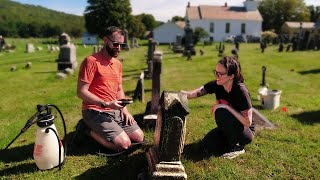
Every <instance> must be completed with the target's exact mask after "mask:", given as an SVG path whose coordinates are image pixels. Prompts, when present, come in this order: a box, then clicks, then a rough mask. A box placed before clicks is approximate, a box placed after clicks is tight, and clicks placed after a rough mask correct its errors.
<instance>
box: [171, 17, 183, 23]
mask: <svg viewBox="0 0 320 180" xmlns="http://www.w3.org/2000/svg"><path fill="white" fill-rule="evenodd" d="M171 21H172V22H177V21H184V17H181V16H173V17H172V18H171Z"/></svg>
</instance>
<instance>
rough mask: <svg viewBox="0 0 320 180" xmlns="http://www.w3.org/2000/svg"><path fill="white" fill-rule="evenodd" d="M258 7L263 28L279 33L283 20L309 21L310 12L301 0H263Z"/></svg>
mask: <svg viewBox="0 0 320 180" xmlns="http://www.w3.org/2000/svg"><path fill="white" fill-rule="evenodd" d="M258 8H259V11H260V13H261V15H262V18H263V23H262V29H263V30H272V29H274V30H275V32H276V33H279V32H280V31H281V26H282V25H283V23H284V22H285V21H309V16H310V12H309V10H308V8H307V7H306V5H305V3H304V1H303V0H263V1H261V3H260V5H259V7H258Z"/></svg>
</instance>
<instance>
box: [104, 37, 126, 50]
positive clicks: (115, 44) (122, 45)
mask: <svg viewBox="0 0 320 180" xmlns="http://www.w3.org/2000/svg"><path fill="white" fill-rule="evenodd" d="M107 38H108V39H109V40H110V41H111V42H112V47H114V48H118V47H119V46H120V47H121V48H124V47H126V45H127V44H126V43H119V42H118V41H114V40H112V39H110V38H109V37H107Z"/></svg>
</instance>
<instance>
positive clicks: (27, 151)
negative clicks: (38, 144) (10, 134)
mask: <svg viewBox="0 0 320 180" xmlns="http://www.w3.org/2000/svg"><path fill="white" fill-rule="evenodd" d="M33 146H34V145H33V144H29V145H26V146H20V147H14V148H10V147H9V149H6V150H0V161H2V162H5V163H12V162H20V161H24V160H26V159H29V158H32V154H33Z"/></svg>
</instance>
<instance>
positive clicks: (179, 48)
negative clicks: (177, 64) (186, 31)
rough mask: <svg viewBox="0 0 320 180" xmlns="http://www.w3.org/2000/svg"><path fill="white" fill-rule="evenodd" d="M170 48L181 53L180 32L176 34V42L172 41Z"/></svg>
mask: <svg viewBox="0 0 320 180" xmlns="http://www.w3.org/2000/svg"><path fill="white" fill-rule="evenodd" d="M172 50H173V52H174V53H183V48H182V36H181V35H180V34H177V36H176V42H175V43H174V45H173V48H172Z"/></svg>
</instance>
